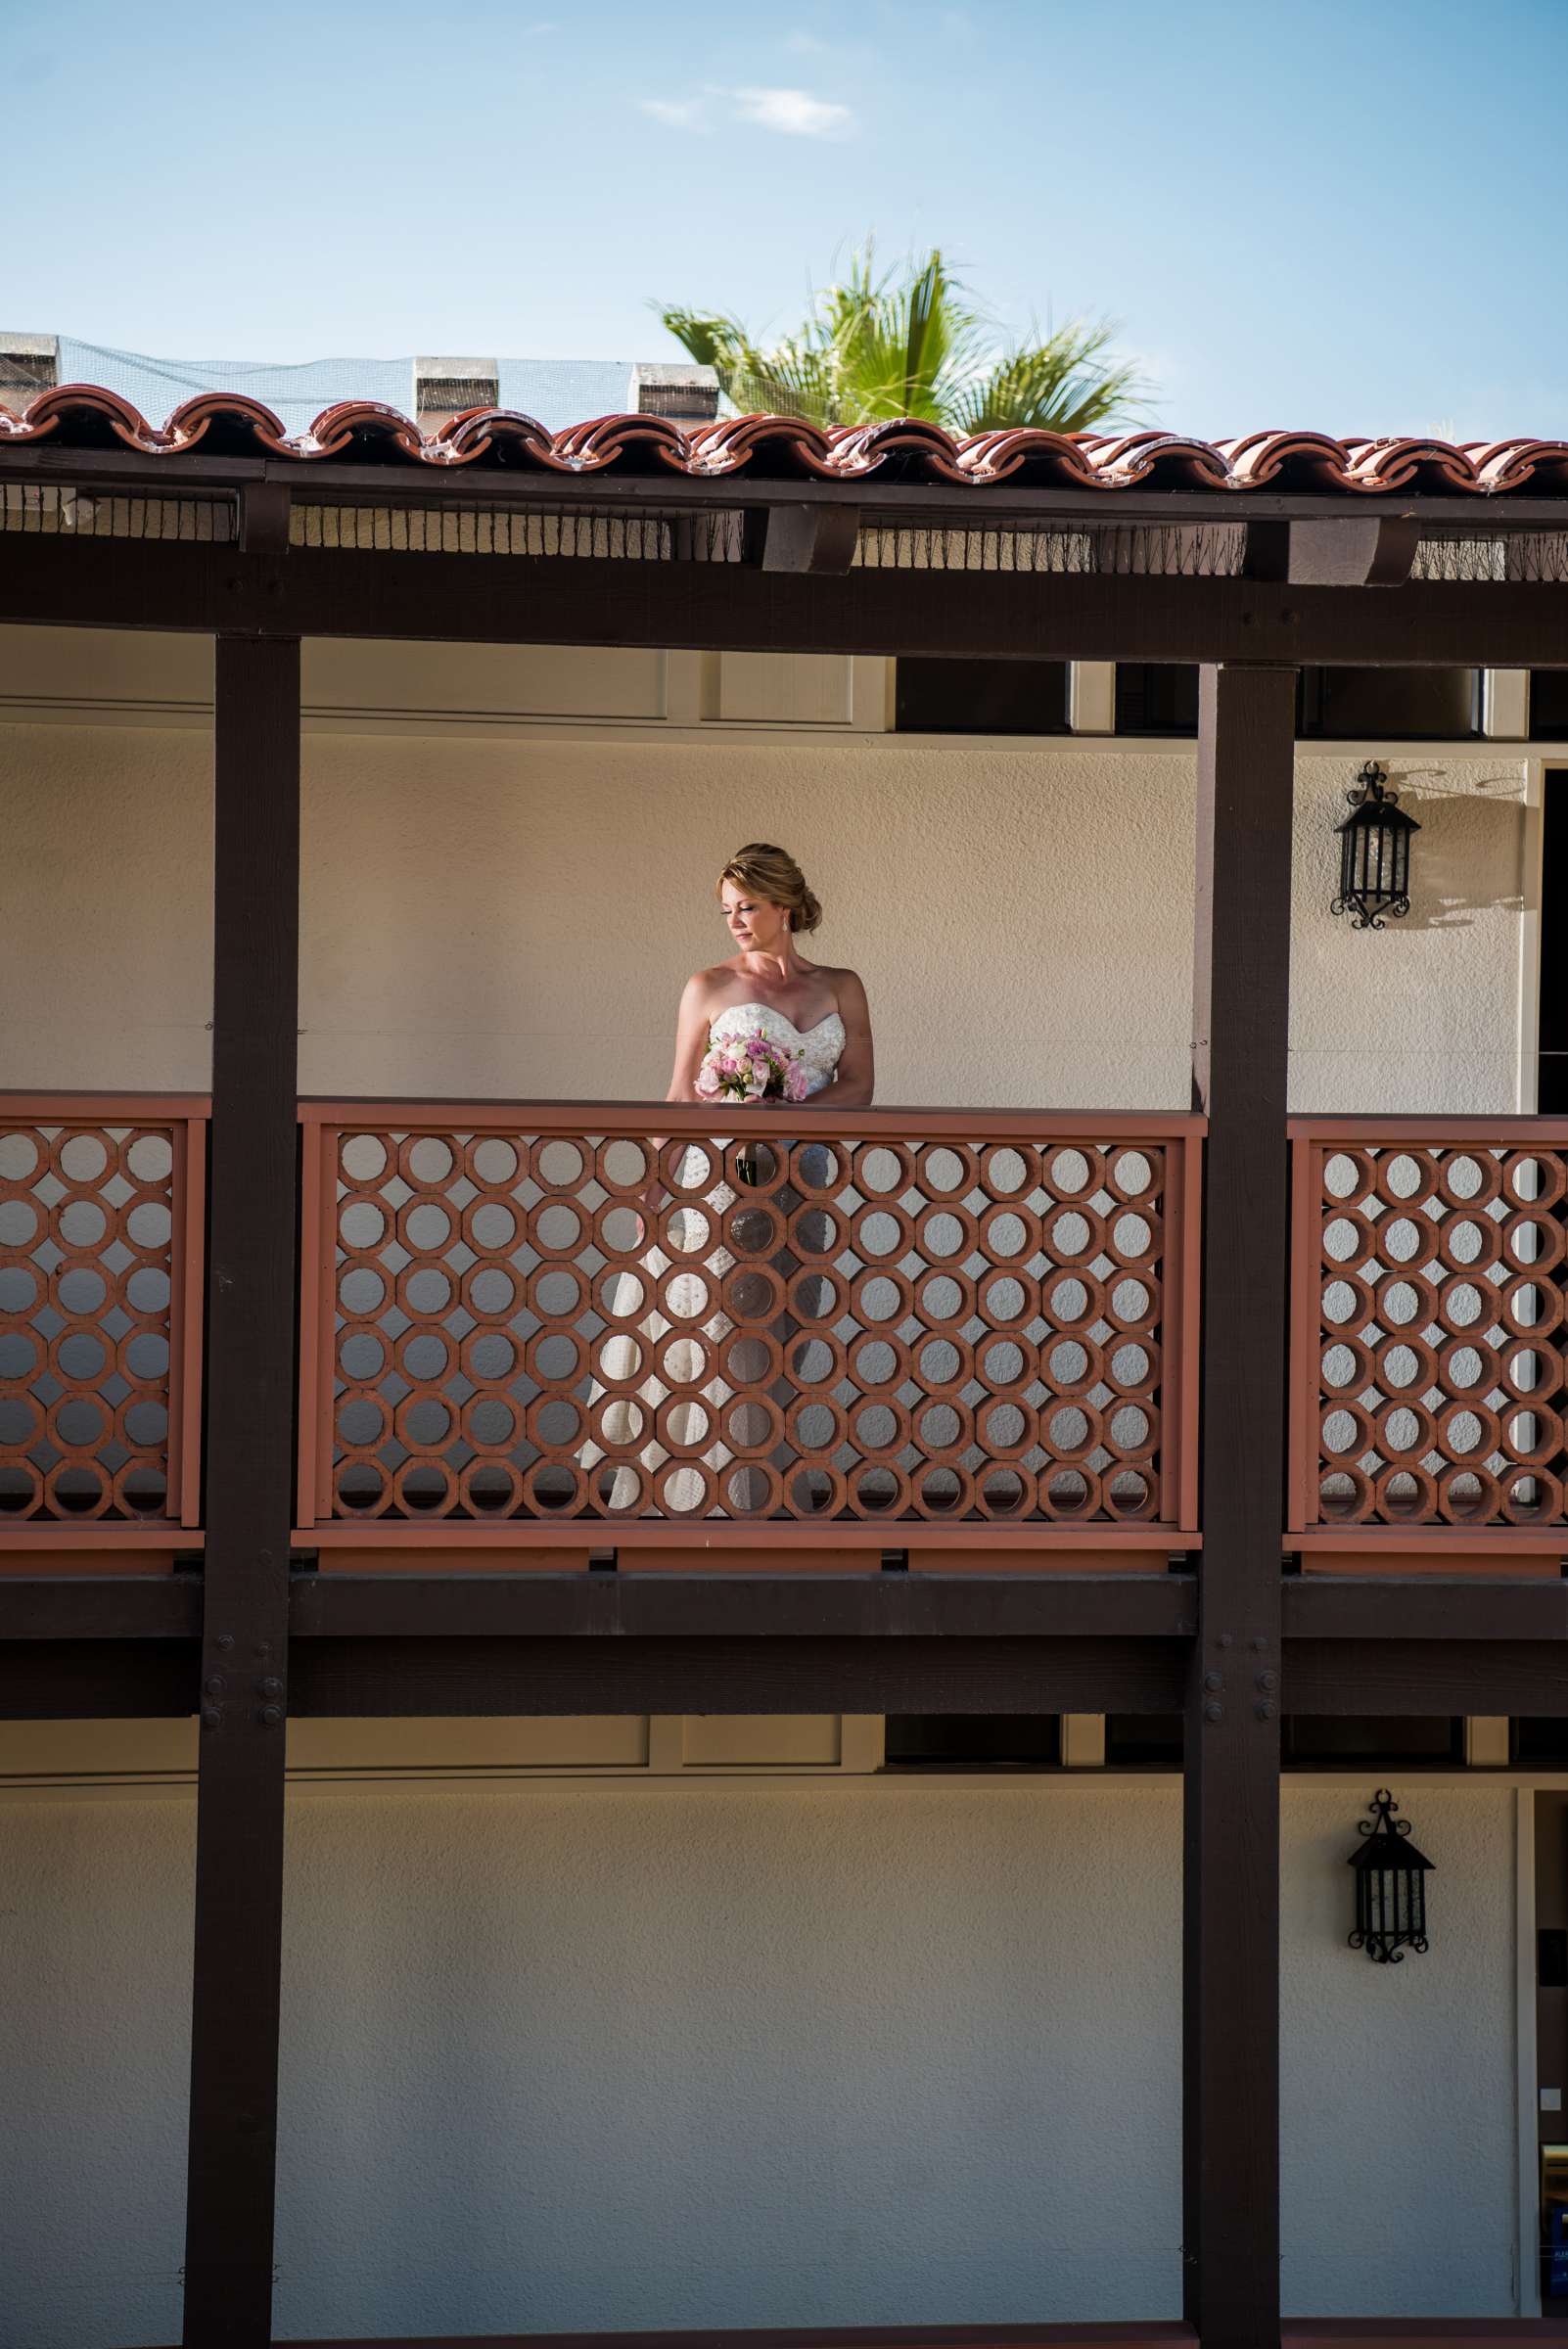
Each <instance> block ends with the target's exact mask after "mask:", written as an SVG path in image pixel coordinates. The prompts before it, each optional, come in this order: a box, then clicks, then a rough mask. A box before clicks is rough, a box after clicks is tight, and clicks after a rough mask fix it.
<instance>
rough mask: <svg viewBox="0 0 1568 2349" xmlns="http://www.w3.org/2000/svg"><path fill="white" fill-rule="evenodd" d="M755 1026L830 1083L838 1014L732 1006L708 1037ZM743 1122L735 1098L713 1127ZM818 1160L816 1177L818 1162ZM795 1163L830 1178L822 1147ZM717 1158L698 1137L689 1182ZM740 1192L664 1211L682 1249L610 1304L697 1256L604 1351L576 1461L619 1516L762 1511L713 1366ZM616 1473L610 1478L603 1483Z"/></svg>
mask: <svg viewBox="0 0 1568 2349" xmlns="http://www.w3.org/2000/svg"><path fill="white" fill-rule="evenodd" d="M759 1031H761V1034H762V1035H763V1036H767V1037H768V1038H769V1039H770V1040H772V1041H774V1042H776V1043H780V1044H783V1045H785V1046H786V1047H787V1048H788V1049H789V1050H790V1051H792V1052H799V1053H800V1054H801V1055H802V1065H803V1067H804V1068H805V1071H806V1077H807V1093H808V1094H810V1093H819V1092H821V1091H822V1089H823V1087H824V1086H826V1085H830V1084H831V1083H832V1082H833V1079H834V1076H835V1074H836V1072H837V1069H838V1065H839V1059H840V1055H841V1054H842V1053H843V1050H844V1043H845V1031H844V1022H843V1020H842V1019H841V1018H840V1017H839V1014H838V1013H837V1012H836V1011H830V1012H829V1013H828V1015H827V1017H826V1018H825V1019H821V1020H817V1021H815V1022H813V1024H812V1025H811V1026H810V1027H809V1028H797V1027H796V1025H795V1022H794V1021H793V1020H791V1019H788V1018H786V1017H785V1015H784V1013H783V1012H781V1011H775V1010H774V1009H773V1007H772V1005H771V1004H768V1003H732V1004H730V1005H729V1006H728V1008H727V1009H726V1010H724V1011H721V1012H720V1013H719V1015H718V1017H717V1019H716V1020H715V1021H714V1022H713V1023H712V1025H711V1026H710V1029H709V1036H710V1039H711V1041H712V1042H714V1043H721V1042H723V1041H724V1039H725V1038H726V1037H728V1036H734V1037H741V1036H754V1035H756V1034H757V1033H758V1032H759ZM745 1117H746V1112H745V1110H744V1109H741V1110H740V1111H739V1112H738V1113H737V1112H736V1111H735V1110H734V1109H733V1108H732V1106H731V1105H730V1104H728V1103H718V1102H715V1104H714V1120H715V1126H717V1127H720V1128H722V1129H723V1130H725V1131H727V1132H728V1133H730V1134H734V1133H736V1132H739V1133H741V1134H744V1132H745V1124H744V1121H745ZM818 1159H819V1160H820V1162H821V1171H820V1173H818V1172H817V1170H816V1167H815V1165H814V1163H813V1162H815V1161H817V1160H818ZM796 1163H797V1166H798V1167H800V1168H801V1169H802V1171H803V1172H805V1173H806V1174H807V1179H808V1180H823V1179H825V1177H826V1169H827V1152H826V1151H825V1150H823V1149H822V1148H821V1147H820V1145H812V1144H809V1143H808V1144H807V1145H806V1147H805V1150H804V1152H803V1151H802V1150H801V1149H800V1148H799V1147H797V1152H796ZM716 1165H717V1153H716V1152H715V1151H714V1150H713V1149H711V1148H705V1147H704V1146H703V1145H702V1144H700V1143H695V1144H693V1145H692V1147H691V1148H690V1149H688V1150H687V1151H686V1152H685V1154H684V1156H683V1157H682V1159H681V1163H680V1181H681V1184H682V1186H683V1187H687V1186H689V1187H690V1188H691V1189H692V1190H695V1187H696V1186H697V1185H698V1184H699V1183H701V1182H702V1180H703V1177H704V1175H705V1174H706V1173H708V1172H709V1171H710V1170H711V1169H715V1168H716ZM738 1196H739V1195H738V1194H737V1193H736V1192H735V1191H734V1190H732V1189H731V1187H730V1185H729V1184H728V1183H727V1182H725V1181H723V1180H722V1179H721V1178H720V1179H718V1180H715V1182H714V1183H713V1184H712V1185H711V1186H710V1187H709V1188H707V1189H705V1190H703V1191H702V1192H701V1194H700V1197H699V1198H698V1199H697V1200H696V1201H695V1202H694V1204H693V1205H692V1206H691V1207H689V1208H688V1207H679V1208H675V1209H673V1210H672V1211H671V1212H670V1213H669V1215H668V1217H667V1218H666V1225H665V1234H664V1236H665V1238H666V1239H667V1240H668V1241H669V1244H670V1245H671V1246H672V1247H673V1248H674V1249H675V1250H676V1252H677V1254H676V1256H670V1255H668V1254H667V1253H666V1251H665V1249H664V1248H661V1247H659V1246H657V1245H656V1246H653V1247H650V1248H649V1249H647V1250H646V1251H645V1253H644V1254H643V1255H642V1256H641V1257H639V1258H638V1260H637V1265H636V1267H635V1269H633V1270H627V1271H625V1272H623V1273H622V1274H621V1275H620V1277H619V1279H618V1281H617V1284H616V1291H615V1293H614V1295H613V1298H612V1302H611V1311H612V1313H615V1314H616V1315H617V1317H618V1318H619V1317H621V1316H623V1315H625V1316H629V1315H630V1314H631V1313H636V1312H637V1310H638V1307H639V1306H640V1305H641V1304H642V1303H643V1302H644V1301H645V1300H647V1299H649V1298H651V1297H653V1296H654V1295H655V1293H656V1289H657V1283H658V1282H659V1280H660V1279H661V1278H662V1277H663V1275H665V1274H666V1273H668V1272H669V1271H670V1270H671V1269H672V1267H674V1266H675V1264H676V1263H677V1261H678V1260H679V1259H680V1258H695V1259H696V1260H697V1261H696V1262H695V1263H692V1264H691V1265H689V1267H682V1268H681V1269H680V1270H678V1271H676V1272H675V1274H674V1278H673V1279H672V1280H670V1281H669V1282H668V1283H667V1285H666V1287H665V1290H664V1292H663V1294H664V1300H665V1304H666V1305H667V1307H668V1308H669V1311H668V1313H666V1312H661V1311H660V1310H659V1308H658V1307H657V1306H652V1307H651V1308H650V1311H649V1312H648V1313H645V1314H643V1315H642V1316H641V1318H639V1319H638V1320H637V1322H636V1323H635V1325H634V1326H633V1327H630V1328H627V1327H624V1326H623V1327H620V1328H616V1329H613V1330H612V1331H611V1332H610V1334H609V1335H608V1336H607V1337H606V1338H605V1340H604V1342H603V1344H602V1346H601V1347H600V1350H599V1361H598V1376H597V1377H596V1378H595V1379H594V1381H593V1384H592V1386H591V1388H590V1390H589V1394H588V1400H587V1405H586V1412H587V1420H588V1435H587V1440H586V1442H585V1443H584V1445H583V1447H582V1449H581V1451H579V1453H578V1455H577V1456H578V1461H579V1464H580V1465H581V1467H582V1468H583V1469H584V1470H586V1471H587V1473H588V1476H589V1479H590V1482H593V1483H595V1484H597V1486H598V1498H599V1505H600V1506H601V1507H603V1508H606V1509H607V1510H608V1512H609V1515H610V1517H611V1518H612V1520H613V1519H615V1518H616V1517H627V1518H631V1517H641V1516H647V1515H650V1514H651V1515H656V1516H659V1517H665V1518H669V1517H674V1518H679V1517H703V1516H712V1515H715V1514H721V1515H737V1516H739V1515H746V1514H750V1513H753V1512H754V1511H755V1509H756V1506H757V1501H756V1497H755V1490H756V1488H757V1486H758V1485H759V1483H760V1481H761V1480H759V1479H758V1478H756V1477H755V1475H753V1474H750V1473H749V1472H748V1469H747V1465H746V1463H745V1462H744V1461H741V1460H737V1458H736V1455H735V1452H734V1451H733V1450H732V1448H731V1446H730V1445H729V1444H727V1443H725V1442H724V1440H723V1435H722V1432H721V1431H722V1428H723V1424H724V1421H725V1418H726V1414H728V1413H731V1412H733V1413H736V1414H741V1413H747V1411H748V1406H747V1405H744V1404H736V1402H735V1391H734V1388H733V1387H732V1386H731V1385H730V1384H729V1382H728V1381H727V1380H726V1379H724V1378H723V1377H722V1376H720V1375H718V1374H717V1372H716V1369H715V1363H716V1360H717V1357H718V1354H719V1352H720V1350H721V1348H722V1346H723V1342H724V1340H725V1339H726V1338H728V1337H729V1336H731V1335H732V1333H733V1331H734V1326H735V1325H734V1323H733V1321H732V1320H731V1319H730V1317H729V1315H728V1314H727V1313H725V1312H724V1311H723V1308H722V1304H721V1302H720V1292H721V1290H722V1288H723V1283H724V1276H725V1274H726V1273H728V1272H731V1271H733V1269H734V1267H735V1263H736V1259H735V1258H734V1256H733V1255H732V1254H731V1253H730V1251H729V1250H728V1249H727V1248H726V1247H724V1246H723V1245H722V1243H721V1242H719V1241H718V1240H717V1239H716V1238H715V1234H716V1232H717V1230H718V1228H719V1225H720V1222H721V1220H722V1218H723V1215H724V1211H725V1210H726V1209H727V1208H732V1207H734V1206H735V1205H736V1204H737V1201H738ZM777 1203H778V1204H779V1205H780V1206H782V1207H786V1208H788V1207H798V1206H799V1204H800V1194H799V1192H797V1191H795V1190H793V1189H791V1188H789V1186H788V1185H786V1186H785V1189H784V1190H783V1192H782V1193H780V1194H779V1195H778V1201H777ZM797 1330H798V1324H797V1323H796V1322H795V1321H794V1320H793V1319H792V1318H791V1317H789V1316H787V1315H783V1314H781V1315H779V1316H778V1318H777V1319H776V1320H775V1321H774V1322H773V1323H772V1324H771V1334H772V1335H773V1336H774V1337H775V1338H777V1339H779V1340H780V1341H781V1342H783V1343H784V1344H785V1345H787V1343H788V1340H789V1338H790V1337H792V1336H794V1335H795V1334H797ZM650 1362H658V1363H659V1364H660V1366H661V1367H662V1368H663V1369H664V1370H666V1371H668V1373H669V1376H668V1377H661V1376H660V1375H659V1373H658V1371H657V1370H651V1371H649V1374H648V1375H647V1376H646V1377H642V1376H640V1375H639V1373H640V1372H641V1371H642V1370H643V1369H644V1368H646V1367H647V1365H648V1364H649V1363H650ZM786 1369H787V1362H786ZM705 1370H706V1371H707V1372H708V1373H709V1375H708V1376H706V1377H705V1376H704V1372H705ZM787 1387H788V1380H787V1378H785V1379H783V1380H780V1381H776V1382H774V1384H773V1385H772V1386H771V1387H770V1388H769V1389H768V1390H767V1391H768V1392H769V1393H770V1394H772V1395H773V1396H774V1398H775V1400H779V1399H780V1398H781V1397H782V1395H783V1393H784V1391H785V1390H786V1389H787ZM662 1406H668V1407H667V1408H664V1413H663V1424H664V1429H665V1432H666V1433H667V1434H668V1436H669V1439H670V1441H669V1443H668V1444H667V1443H665V1442H662V1441H661V1440H660V1436H659V1432H658V1429H657V1427H656V1424H655V1423H656V1420H657V1419H658V1418H659V1414H660V1412H661V1408H662ZM755 1415H756V1418H757V1420H758V1421H759V1424H760V1429H765V1425H766V1416H767V1415H766V1413H765V1412H764V1411H762V1410H761V1409H759V1410H757V1411H756V1414H755ZM730 1432H731V1433H732V1434H733V1435H734V1436H735V1437H736V1438H737V1440H738V1441H740V1442H741V1443H743V1444H744V1443H747V1442H749V1441H752V1440H754V1439H753V1437H752V1434H751V1433H750V1431H748V1430H746V1429H744V1428H736V1427H733V1426H732V1428H731V1431H730ZM710 1437H711V1438H712V1439H713V1440H712V1441H711V1442H710V1441H708V1439H709V1438H710ZM699 1447H700V1448H701V1449H699ZM775 1456H777V1455H775ZM780 1464H781V1465H782V1464H784V1463H782V1462H781V1463H780ZM610 1469H613V1471H614V1473H613V1475H612V1476H610V1477H609V1479H608V1488H607V1485H606V1471H607V1470H610ZM705 1471H706V1473H704V1472H705ZM726 1472H727V1473H726ZM731 1487H733V1488H734V1489H733V1490H732V1489H731Z"/></svg>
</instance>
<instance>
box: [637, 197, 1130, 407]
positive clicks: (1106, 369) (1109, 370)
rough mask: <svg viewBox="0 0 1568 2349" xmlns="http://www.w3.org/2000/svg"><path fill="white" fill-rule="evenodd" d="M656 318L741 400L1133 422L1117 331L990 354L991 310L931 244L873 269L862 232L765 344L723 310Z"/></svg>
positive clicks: (1059, 336)
mask: <svg viewBox="0 0 1568 2349" xmlns="http://www.w3.org/2000/svg"><path fill="white" fill-rule="evenodd" d="M659 315H660V317H661V319H662V321H663V323H664V325H665V326H666V327H667V328H668V329H669V333H670V334H672V335H673V336H674V338H675V340H676V341H677V342H678V343H679V344H680V345H681V346H682V347H683V348H684V349H685V350H686V351H688V352H689V353H690V355H691V356H692V357H693V358H694V359H696V360H697V361H698V362H699V363H700V364H701V365H703V366H708V367H713V368H715V370H716V372H717V375H718V380H719V383H720V385H721V386H722V388H723V391H724V394H725V397H726V398H727V399H729V400H730V401H731V402H732V404H733V405H734V406H735V407H736V408H737V409H739V410H741V411H743V412H745V411H748V410H752V411H756V410H762V411H768V412H771V413H773V414H775V415H782V416H801V417H805V418H806V419H807V420H808V421H809V422H811V423H813V424H819V425H834V424H862V423H870V422H874V421H878V420H881V419H885V418H892V417H901V416H912V417H918V418H920V419H921V420H922V421H925V422H928V423H931V424H939V425H942V426H944V427H945V429H946V430H947V431H949V432H954V433H974V432H983V431H986V430H989V429H991V428H992V427H995V426H1007V425H1041V426H1046V427H1049V428H1050V429H1052V430H1054V431H1056V432H1063V433H1074V432H1087V431H1089V430H1091V429H1092V428H1093V427H1094V426H1095V425H1099V424H1104V423H1106V422H1107V421H1109V420H1110V419H1111V418H1112V417H1113V416H1117V415H1120V416H1122V417H1123V418H1124V419H1125V420H1127V421H1132V419H1133V414H1134V407H1133V403H1134V402H1135V401H1136V400H1137V398H1138V397H1139V395H1140V394H1141V393H1142V391H1143V390H1144V385H1143V383H1142V381H1141V379H1140V377H1139V376H1138V373H1137V370H1136V369H1135V368H1134V367H1133V366H1132V365H1131V364H1130V362H1129V361H1127V360H1122V359H1118V358H1117V357H1116V356H1115V354H1114V352H1113V351H1112V349H1111V339H1112V333H1113V330H1112V328H1111V327H1109V326H1107V325H1103V324H1099V323H1096V322H1094V321H1084V320H1074V321H1072V322H1071V323H1069V324H1068V325H1066V326H1063V327H1058V328H1057V329H1056V330H1055V332H1054V333H1051V334H1047V335H1045V336H1043V337H1041V336H1040V335H1039V334H1038V329H1037V330H1036V334H1035V337H1034V339H1032V340H1031V341H1029V342H1026V343H1022V344H1019V345H1015V346H1014V347H1013V348H1011V349H1007V350H1003V351H1001V352H999V353H998V349H997V338H996V334H995V330H994V327H993V325H992V320H991V319H990V317H989V316H988V315H987V313H986V312H985V311H984V310H983V309H982V308H981V307H980V306H979V305H978V303H976V302H975V301H974V299H972V297H971V296H970V294H969V292H968V289H967V288H966V287H965V286H964V285H963V283H962V281H961V280H960V279H958V278H956V277H954V276H953V274H952V273H951V271H950V270H949V269H948V267H947V265H946V263H945V260H944V258H943V255H942V252H941V249H940V248H939V247H934V248H933V249H932V251H931V252H930V253H928V254H927V255H926V257H925V259H924V260H923V261H918V262H917V261H915V260H913V259H912V258H911V260H910V261H908V262H907V263H906V264H905V265H904V266H903V268H902V269H901V270H900V269H889V270H885V271H883V272H882V273H881V274H880V275H879V274H878V271H877V266H876V253H875V248H874V245H873V243H872V240H871V239H870V238H867V240H866V242H865V244H864V245H863V246H861V247H860V248H859V250H858V251H857V252H855V253H853V254H852V255H851V258H850V263H849V267H848V269H847V270H846V272H845V275H844V278H843V280H842V281H841V282H839V283H836V284H832V285H829V286H825V287H824V288H823V289H822V291H821V292H820V293H819V294H818V295H817V297H816V299H815V301H814V302H813V304H812V307H811V311H810V314H809V316H808V317H807V319H806V320H805V321H804V322H803V324H802V325H801V327H800V328H799V329H798V330H797V332H796V333H795V334H793V335H787V336H785V337H783V338H782V339H781V340H780V341H779V342H777V343H775V344H773V345H770V346H768V347H764V346H763V345H761V343H760V342H759V341H758V340H757V339H756V338H755V337H754V336H753V335H752V334H751V333H750V331H749V330H748V329H747V328H746V327H745V326H744V325H743V324H742V322H741V321H740V320H739V319H738V318H735V317H732V316H730V315H728V314H726V313H724V312H721V311H701V310H686V309H681V308H678V307H674V306H665V307H661V308H660V311H659Z"/></svg>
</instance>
